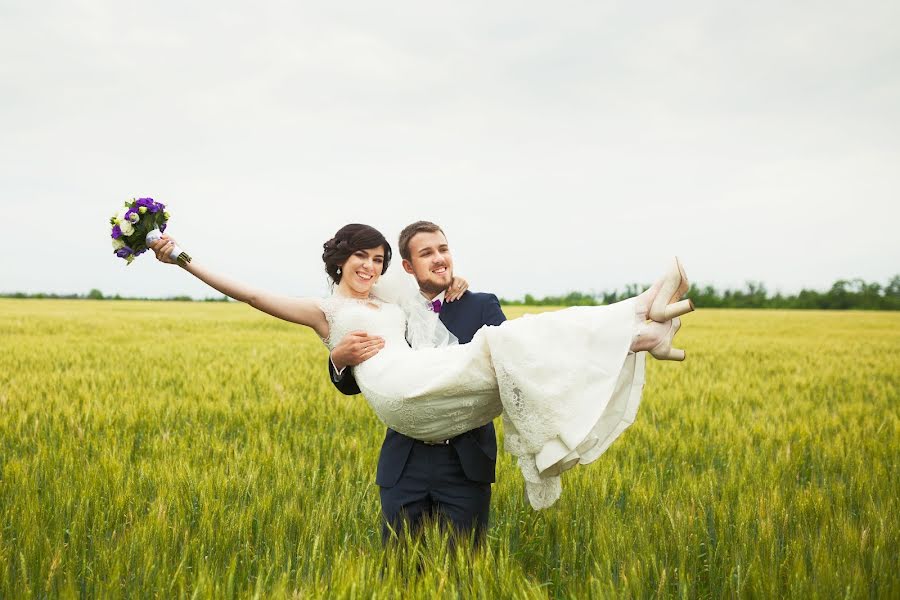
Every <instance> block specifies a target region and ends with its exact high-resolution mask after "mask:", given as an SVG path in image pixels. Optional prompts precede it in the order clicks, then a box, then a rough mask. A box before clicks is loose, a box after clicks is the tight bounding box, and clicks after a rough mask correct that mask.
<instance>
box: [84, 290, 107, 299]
mask: <svg viewBox="0 0 900 600" xmlns="http://www.w3.org/2000/svg"><path fill="white" fill-rule="evenodd" d="M87 299H88V300H103V292H101V291H100V290H98V289H97V288H94V289H92V290H91V291H90V292H88V295H87Z"/></svg>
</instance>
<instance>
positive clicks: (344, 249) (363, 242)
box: [322, 223, 391, 283]
mask: <svg viewBox="0 0 900 600" xmlns="http://www.w3.org/2000/svg"><path fill="white" fill-rule="evenodd" d="M378 246H381V247H383V248H384V263H383V264H382V268H381V272H382V274H383V273H385V272H386V271H387V269H388V265H389V264H390V262H391V245H390V244H388V241H387V240H386V239H385V238H384V236H383V235H381V232H380V231H378V230H377V229H375V228H374V227H369V226H368V225H360V224H359V223H351V224H350V225H344V226H343V227H341V228H340V229H338V232H337V233H336V234H334V237H333V238H331V239H330V240H328V241H327V242H325V243H324V244H322V247H323V248H324V249H325V251H324V252H322V260H323V261H324V262H325V272H326V273H328V276H329V277H331V280H332V281H334V282H335V283H340V282H341V273H338V267H340V266H341V265H342V264H344V262H345V261H346V260H347V259H348V258H349V257H350V255H351V254H353V253H354V252H356V251H357V250H368V249H369V248H377V247H378Z"/></svg>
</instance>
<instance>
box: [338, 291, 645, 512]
mask: <svg viewBox="0 0 900 600" xmlns="http://www.w3.org/2000/svg"><path fill="white" fill-rule="evenodd" d="M322 311H323V312H324V313H325V316H326V318H327V320H328V324H329V326H330V334H329V337H328V339H327V340H325V343H326V345H328V347H329V348H333V347H334V345H335V344H337V343H338V342H339V341H340V340H341V339H342V338H343V337H344V335H346V334H347V333H349V332H350V331H353V330H357V329H359V330H364V331H367V332H368V333H370V334H375V335H380V336H382V337H384V340H385V346H384V349H383V350H381V352H379V353H378V354H376V355H375V356H374V357H372V358H371V359H369V360H367V361H365V362H364V363H362V364H360V365H359V366H357V367H354V369H353V374H354V377H355V378H356V382H357V384H358V385H359V388H360V390H361V391H362V393H363V395H364V396H365V398H366V400H367V401H368V402H369V405H370V406H371V407H372V409H373V410H374V411H375V413H376V414H377V415H378V417H379V418H380V419H381V420H382V421H383V422H384V423H385V424H386V425H387V426H388V427H390V428H392V429H394V430H395V431H399V432H400V433H403V434H404V435H407V436H409V437H412V438H415V439H419V440H424V441H437V440H443V439H447V438H451V437H453V436H456V435H459V434H461V433H463V432H465V431H468V430H470V429H473V428H475V427H479V426H481V425H484V424H486V423H488V422H489V421H491V420H492V419H494V418H495V417H497V416H498V415H502V416H503V428H504V433H505V438H504V448H505V449H506V451H508V452H510V453H511V454H513V455H514V456H516V457H517V458H518V464H519V468H520V470H521V472H522V475H523V477H524V479H525V487H526V494H527V496H528V500H529V502H530V503H531V505H532V506H533V507H534V508H536V509H540V508H546V507H548V506H550V505H552V504H553V503H554V502H556V500H557V499H558V498H559V495H560V492H561V485H560V479H559V476H560V474H561V473H562V472H563V471H565V470H567V469H569V468H571V467H573V466H575V465H576V464H587V463H590V462H593V461H594V460H596V459H597V457H599V456H600V454H602V453H603V452H604V451H605V450H606V448H608V447H609V445H610V444H611V443H612V442H613V441H614V440H615V439H616V438H617V437H619V435H620V434H621V433H622V432H623V431H624V430H625V429H626V428H627V427H628V426H629V425H630V424H631V423H632V422H633V421H634V417H635V414H636V413H637V408H638V404H639V403H640V398H641V390H642V388H643V383H644V353H643V352H640V353H637V354H635V353H632V352H630V351H629V348H630V347H631V343H632V340H633V339H634V335H635V332H636V325H637V322H638V320H637V317H636V315H635V306H634V301H633V300H626V301H624V302H619V303H616V304H613V305H610V306H600V307H573V308H568V309H565V310H560V311H556V312H549V313H542V314H539V315H526V316H524V317H521V318H519V319H514V320H511V321H507V322H505V323H503V324H502V325H500V326H499V327H482V328H481V329H480V330H479V331H478V332H477V333H476V334H475V337H474V338H473V339H472V341H471V342H470V343H468V344H463V345H451V346H445V347H442V348H423V349H418V350H413V349H412V348H410V346H409V345H408V343H407V341H406V313H405V312H404V311H403V309H401V308H400V307H399V306H398V305H396V304H390V303H386V302H382V301H380V300H377V299H372V300H370V301H359V300H353V299H349V298H345V297H342V296H339V295H332V296H331V297H329V298H326V299H324V300H323V301H322Z"/></svg>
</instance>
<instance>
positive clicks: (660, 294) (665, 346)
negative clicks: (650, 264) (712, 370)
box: [647, 256, 694, 361]
mask: <svg viewBox="0 0 900 600" xmlns="http://www.w3.org/2000/svg"><path fill="white" fill-rule="evenodd" d="M688 288H689V284H688V278H687V275H686V274H685V272H684V266H682V264H681V261H680V260H678V257H677V256H676V257H675V263H674V264H673V265H672V269H670V270H669V272H668V273H667V274H666V275H665V276H664V277H663V280H662V282H661V284H660V288H659V291H657V293H656V297H655V298H654V299H653V303H652V304H651V305H650V309H649V310H648V311H647V316H648V317H649V318H650V320H652V321H656V322H657V323H666V322H670V325H669V331H668V332H667V333H666V334H665V335H664V336H663V338H662V340H660V342H659V343H658V344H657V345H656V346H654V347H653V348H652V349H650V350H649V352H650V356H652V357H653V358H655V359H657V360H678V361H681V360H684V357H685V354H684V350H681V349H679V348H673V347H672V338H674V337H675V334H676V333H678V330H679V329H681V319H679V318H678V317H680V316H681V315H684V314H687V313H689V312H691V311H693V310H694V303H693V302H692V301H691V300H690V299H687V298H686V299H684V300H682V299H681V297H682V296H684V294H685V292H687V291H688Z"/></svg>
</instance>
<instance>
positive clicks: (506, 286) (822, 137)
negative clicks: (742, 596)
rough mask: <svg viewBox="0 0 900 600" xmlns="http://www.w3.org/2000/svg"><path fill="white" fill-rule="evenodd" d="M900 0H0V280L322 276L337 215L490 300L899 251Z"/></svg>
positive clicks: (146, 287)
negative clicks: (139, 204)
mask: <svg viewBox="0 0 900 600" xmlns="http://www.w3.org/2000/svg"><path fill="white" fill-rule="evenodd" d="M898 31H900V2H897V1H896V0H892V1H883V2H882V1H874V0H869V1H866V2H849V1H846V2H845V1H841V2H834V1H816V2H782V1H777V2H776V1H768V0H766V1H762V2H735V1H728V2H724V1H719V0H716V1H712V0H711V1H704V2H693V1H686V2H553V3H551V2H540V3H537V2H521V1H517V2H489V3H488V2H478V3H474V2H453V3H447V2H444V3H434V2H396V1H395V2H389V3H376V2H328V3H326V2H317V3H301V2H296V1H291V2H265V3H257V4H256V5H254V6H252V7H251V4H250V3H247V2H222V1H216V2H170V1H168V0H166V1H159V2H153V3H150V2H140V3H132V2H122V1H116V2H113V1H95V0H82V1H66V2H26V1H24V0H0V56H2V58H0V208H2V215H3V219H4V225H5V226H4V227H3V231H2V235H0V291H6V292H9V291H30V292H34V291H54V292H61V293H68V292H79V293H86V292H87V291H88V290H89V289H91V288H99V289H101V290H102V291H103V292H104V293H116V292H118V293H122V294H129V295H130V294H135V295H162V296H165V295H172V294H181V293H185V294H191V295H193V296H197V297H202V296H209V295H214V292H213V291H212V290H210V289H209V288H206V287H205V286H204V285H203V284H201V283H199V282H197V281H195V280H193V279H192V278H191V277H190V276H189V275H188V274H187V273H185V272H183V271H181V270H180V269H177V268H173V267H168V266H166V265H162V264H159V263H157V262H156V261H155V260H154V259H153V258H152V256H151V255H145V256H142V257H140V259H139V260H137V261H136V262H135V263H134V264H132V265H131V266H129V267H127V268H126V267H125V264H124V261H121V260H119V259H117V258H115V257H114V256H113V255H112V249H111V246H110V242H109V233H108V225H107V222H108V219H109V217H110V215H111V214H112V212H113V211H115V210H116V209H120V208H121V206H122V205H121V203H122V202H123V201H124V200H125V199H127V198H130V197H132V196H152V197H154V198H155V199H157V200H159V201H162V202H165V203H166V204H167V205H168V206H169V209H170V211H171V213H172V220H171V224H170V232H171V233H172V234H173V236H175V237H176V238H177V239H178V240H179V241H180V243H181V245H182V246H183V247H184V248H185V249H186V250H188V251H189V252H191V253H192V254H193V255H194V256H195V257H197V258H198V260H199V259H202V260H203V261H204V262H206V263H207V264H209V265H210V266H213V267H215V268H218V269H220V270H222V271H223V272H226V273H229V274H231V275H233V276H235V277H236V278H239V279H244V280H246V281H247V282H248V283H254V284H258V285H261V286H264V287H269V288H272V289H275V290H278V291H281V292H285V293H289V294H297V295H305V294H315V295H321V294H324V293H325V291H326V285H325V275H324V272H323V270H322V263H321V259H320V256H321V251H322V247H321V245H322V242H323V241H325V240H326V239H327V238H328V237H330V236H331V235H332V234H333V233H334V231H335V230H337V229H338V228H339V227H340V226H341V225H343V224H345V223H347V222H363V223H369V224H371V225H374V226H376V227H378V228H379V229H381V230H382V231H383V232H384V233H385V234H386V235H387V236H388V237H389V239H392V240H395V239H396V236H397V234H398V233H399V231H400V229H402V227H403V226H404V225H406V224H407V223H409V222H411V221H414V220H418V219H428V220H433V221H436V222H437V223H439V224H441V225H443V226H444V228H445V230H446V232H447V234H448V236H449V239H450V243H451V247H452V249H453V251H454V255H455V259H456V269H457V272H458V273H460V274H463V275H465V276H467V277H468V278H469V280H470V281H471V284H472V287H473V289H478V290H486V291H494V292H496V293H497V294H499V295H501V296H506V297H520V296H521V295H523V294H525V293H528V292H530V293H533V294H537V295H544V294H556V293H562V292H566V291H570V290H582V291H600V290H604V289H613V288H620V289H621V288H622V287H623V286H624V285H625V284H627V283H630V282H634V281H650V280H652V279H654V278H655V277H656V276H657V274H658V273H660V271H661V269H662V267H663V266H664V264H665V263H666V258H667V257H669V256H671V255H673V254H679V255H680V256H682V258H683V260H684V263H685V265H686V267H687V270H688V274H689V275H690V276H691V279H692V280H694V281H696V282H698V283H713V284H716V285H718V286H742V285H743V284H744V282H745V281H747V280H761V281H763V282H764V283H765V284H766V285H767V286H769V288H770V289H772V290H774V289H780V290H782V291H795V290H797V289H799V288H800V287H804V286H806V287H817V288H824V287H827V286H829V285H830V284H831V283H832V282H833V281H834V280H835V279H838V278H850V277H863V278H865V279H867V280H877V281H881V282H884V281H886V280H887V279H888V278H890V277H891V276H892V275H895V274H897V273H900V241H898V238H900V236H898V217H900V34H898Z"/></svg>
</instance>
